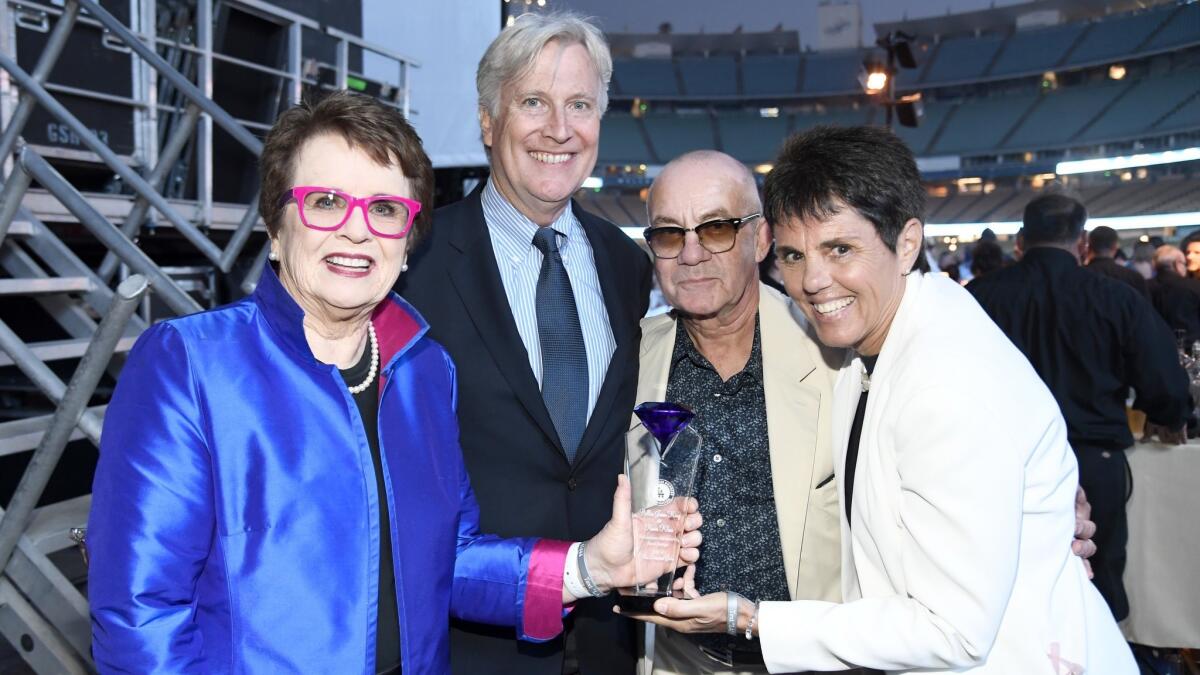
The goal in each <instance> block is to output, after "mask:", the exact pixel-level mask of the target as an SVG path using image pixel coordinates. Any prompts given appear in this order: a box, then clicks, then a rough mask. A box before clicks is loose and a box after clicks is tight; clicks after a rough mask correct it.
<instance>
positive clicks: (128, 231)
mask: <svg viewBox="0 0 1200 675" xmlns="http://www.w3.org/2000/svg"><path fill="white" fill-rule="evenodd" d="M129 2H130V16H131V17H133V19H132V20H131V23H132V24H133V25H134V26H136V27H138V28H139V30H135V29H133V28H131V27H130V26H127V25H125V24H124V23H122V22H121V21H120V20H118V19H117V18H115V17H114V15H113V14H112V13H110V12H109V11H108V10H107V9H106V8H105V7H103V6H101V4H100V2H98V1H97V0H65V2H61V3H59V4H58V5H57V6H56V5H45V4H40V3H37V2H33V1H31V0H0V162H2V165H0V166H2V171H0V181H2V183H3V185H2V187H0V274H2V275H3V278H0V308H3V306H4V305H3V303H4V302H5V301H6V300H5V299H6V298H22V299H24V300H23V301H24V302H32V303H36V306H37V307H39V308H40V310H41V311H42V312H44V314H45V316H46V317H49V320H50V321H51V322H52V325H50V324H49V323H47V325H46V326H41V327H40V328H39V330H30V328H29V325H25V324H31V323H32V324H36V323H37V321H38V320H36V319H31V318H29V317H23V316H17V317H11V318H12V319H15V320H10V317H9V316H7V315H6V314H5V313H4V312H3V311H0V370H3V369H6V368H7V369H11V368H14V367H15V369H16V370H17V371H19V375H16V374H14V375H13V377H14V378H23V380H22V381H23V382H27V384H25V385H24V387H25V388H24V390H23V391H24V393H23V394H21V395H23V396H30V395H33V393H34V392H36V395H37V396H40V397H41V400H48V401H49V403H50V405H51V406H53V413H52V414H48V415H47V414H34V415H22V414H18V413H20V411H15V412H13V414H6V415H5V417H4V420H3V421H0V459H3V458H5V457H10V456H13V455H18V454H21V453H29V452H30V451H32V456H31V459H30V461H29V463H28V465H27V466H26V468H25V470H24V473H23V474H22V476H21V479H20V482H19V484H18V485H17V487H16V489H15V492H14V494H13V496H12V499H11V500H10V501H9V503H8V504H7V506H5V507H4V509H2V510H0V635H2V636H3V638H5V640H6V641H7V642H8V643H9V645H10V647H11V649H10V651H11V652H15V653H16V654H17V655H19V657H20V659H22V660H23V661H24V663H25V664H26V666H27V667H28V668H30V669H32V670H33V671H34V672H37V673H87V672H94V670H95V664H94V663H93V662H92V658H91V649H90V624H89V620H88V608H87V601H86V599H85V597H84V595H83V594H82V593H81V592H80V591H79V590H78V588H77V587H76V585H75V584H76V582H78V581H80V579H79V578H78V577H80V576H81V572H80V566H79V565H78V564H76V565H75V568H74V571H73V572H72V571H71V570H70V569H68V573H66V574H65V573H64V571H63V568H61V567H60V566H59V565H56V564H55V562H52V561H54V560H58V561H59V562H61V561H62V559H63V558H62V556H63V555H64V552H66V553H65V555H68V556H69V557H71V558H73V559H75V560H78V558H77V557H76V556H75V555H74V554H73V553H71V552H70V549H73V548H75V547H76V546H77V544H78V541H77V540H79V539H80V530H79V528H83V527H85V526H86V520H87V510H88V508H89V506H90V501H91V499H90V495H82V496H77V497H74V498H71V499H68V500H65V501H60V502H57V503H50V504H44V503H43V501H44V500H43V494H44V493H45V491H46V488H47V485H48V483H49V481H50V476H51V473H52V472H53V471H54V470H55V468H56V467H57V466H58V464H59V460H60V459H61V458H62V456H63V453H64V450H65V449H66V447H67V444H68V443H70V442H72V441H78V440H86V441H88V442H90V443H92V444H93V445H95V446H97V447H98V446H99V440H100V433H101V428H102V418H103V414H104V408H105V406H104V402H105V401H104V400H103V397H97V396H96V395H95V394H96V390H97V387H98V386H99V385H100V384H101V382H102V379H103V378H104V377H105V376H106V374H107V375H108V376H110V377H115V376H116V375H117V374H118V373H119V370H120V366H121V364H122V363H123V361H124V354H125V353H126V352H127V351H128V350H129V349H130V348H131V346H132V345H133V343H134V341H135V340H136V338H137V336H138V335H139V334H140V333H141V332H142V331H143V330H145V329H146V328H147V326H148V325H149V324H150V323H151V322H152V320H153V319H155V318H161V317H165V316H174V315H184V314H190V313H193V312H197V311H201V310H202V309H203V308H204V307H206V306H212V305H213V304H215V303H216V301H217V295H218V294H217V293H216V287H217V286H218V281H219V282H222V283H223V284H224V286H223V288H231V289H239V290H240V291H241V292H250V291H251V290H253V287H254V285H255V283H256V281H257V278H258V274H259V273H260V272H261V269H262V265H263V264H265V260H266V251H267V248H266V246H259V247H258V248H257V249H256V250H251V251H250V253H249V254H247V251H246V249H247V247H248V246H249V245H250V244H251V242H252V241H253V240H255V239H256V238H257V239H259V240H261V239H262V235H261V230H262V227H261V223H260V222H259V221H258V217H257V215H258V208H257V207H258V204H257V200H258V197H257V196H254V197H253V198H252V199H250V200H249V203H241V204H221V203H214V201H213V198H212V196H213V193H212V183H213V167H214V163H213V152H214V143H213V139H214V132H215V131H216V130H219V131H220V132H221V133H223V134H226V135H228V137H230V138H232V139H234V141H236V143H237V145H238V146H240V148H241V150H242V151H244V152H246V153H249V154H250V155H251V156H255V157H256V156H257V155H258V154H259V153H260V152H261V149H262V142H261V140H260V139H259V137H258V136H257V135H256V133H255V132H261V130H263V129H265V128H266V127H267V126H268V124H269V121H270V120H269V119H268V120H258V121H255V120H245V119H236V118H235V117H234V116H233V115H231V114H229V113H228V112H227V111H226V110H224V109H223V108H222V107H220V106H218V105H217V104H216V103H215V102H214V101H213V98H212V93H213V72H214V61H222V62H227V63H232V64H234V65H239V66H242V67H246V68H250V69H252V70H255V71H258V72H266V73H268V74H270V75H271V76H273V77H275V78H276V80H277V81H278V84H279V86H278V87H277V88H276V89H275V91H274V98H273V99H271V100H269V101H267V103H266V107H267V108H269V109H271V110H274V111H275V112H278V111H279V110H281V109H282V108H285V107H287V106H289V105H292V104H294V103H295V102H297V101H298V100H299V99H300V97H301V95H302V94H303V92H304V91H305V89H306V88H308V89H313V88H326V89H330V88H344V87H345V86H346V85H347V82H348V81H350V77H351V75H354V74H353V73H351V71H350V68H349V63H350V59H349V56H350V53H351V50H352V49H353V50H364V51H367V52H372V53H375V54H378V55H382V56H384V57H385V58H388V59H391V60H393V61H394V62H395V63H396V65H397V67H398V71H397V72H398V74H399V80H398V82H396V83H395V86H394V87H393V88H392V89H390V92H391V99H390V101H389V102H391V103H393V104H394V105H396V106H397V107H399V108H401V109H402V110H403V112H405V113H406V114H407V113H408V91H407V82H408V77H407V74H408V69H409V68H410V67H413V66H416V65H418V64H416V63H415V62H414V61H412V60H411V59H407V58H405V57H404V56H402V55H399V54H395V53H393V52H390V51H388V50H386V49H383V48H381V47H379V46H377V45H371V44H368V43H365V42H363V41H362V40H361V39H359V38H357V37H355V36H353V35H349V34H347V33H344V32H342V31H339V30H337V29H334V28H330V27H327V26H322V25H320V24H318V23H316V22H315V21H311V20H309V19H307V18H305V17H301V16H298V15H295V14H292V13H289V12H286V11H284V10H282V9H279V8H276V7H274V6H272V5H270V4H268V3H266V2H262V1H261V0H173V1H172V0H162V4H163V6H162V7H161V8H160V7H159V6H158V5H157V3H156V0H129ZM160 9H162V10H163V11H162V12H160V11H159V10H160ZM234 10H236V11H244V12H250V13H253V14H254V16H256V17H260V18H264V19H266V20H270V21H272V22H274V23H275V24H278V25H279V26H282V27H284V28H285V29H286V34H287V38H288V39H287V45H286V46H287V48H286V54H285V58H284V59H283V60H284V63H281V64H278V67H270V66H264V65H262V64H254V63H249V62H247V61H245V60H240V59H237V58H234V57H232V56H228V55H223V54H221V53H219V52H217V51H214V49H213V41H214V27H219V26H220V25H222V21H218V20H214V17H215V16H216V17H222V16H226V15H225V14H222V13H223V12H229V11H234ZM15 13H20V18H21V19H22V20H23V21H24V22H25V24H30V23H32V24H34V25H37V24H39V22H40V24H41V25H42V26H44V27H45V28H46V34H47V37H46V42H45V47H44V49H43V50H42V52H41V54H40V56H39V58H38V61H37V63H36V65H35V66H34V67H33V68H32V69H30V70H26V69H25V68H23V67H22V66H21V65H20V64H19V63H18V60H17V58H16V56H15V49H14V48H13V39H14V34H13V26H15V25H16V24H17V22H16V20H15V19H14V14H15ZM30 17H33V19H32V20H31V19H30ZM189 17H190V21H189V20H188V19H189ZM163 18H165V19H166V20H165V21H160V20H159V19H163ZM51 23H52V24H53V27H52V28H51V27H50V24H51ZM85 25H86V26H87V27H88V29H89V30H93V31H94V30H96V29H100V30H102V31H103V35H104V41H105V45H106V46H109V47H110V48H119V49H120V50H128V52H129V53H130V54H131V58H132V63H133V66H134V70H135V75H136V76H135V78H134V79H135V87H134V89H135V94H136V96H135V99H136V100H130V101H128V104H129V105H130V106H131V108H132V109H133V110H134V114H135V115H136V119H137V124H136V126H137V129H138V134H137V137H138V138H139V139H140V141H141V144H140V147H139V148H138V149H137V151H136V152H135V153H134V156H133V157H132V158H131V157H128V156H121V155H119V154H118V153H117V152H115V151H114V150H112V149H111V148H110V147H109V146H108V145H107V143H106V142H105V140H104V139H103V138H101V136H100V135H98V134H97V133H95V132H94V131H93V130H92V129H89V128H88V125H87V124H86V123H85V122H84V121H82V120H80V119H79V118H78V117H77V116H76V115H75V114H73V112H72V110H71V108H70V106H69V105H66V104H64V102H63V101H62V100H60V96H62V95H67V94H69V95H71V96H81V95H83V96H86V95H89V94H88V92H86V91H81V90H79V89H78V88H70V87H65V86H61V85H57V84H55V83H53V82H51V81H49V80H50V75H51V73H52V72H53V71H54V68H55V65H56V63H57V62H58V60H59V57H60V55H61V54H62V53H63V50H64V49H65V48H67V46H68V44H69V42H70V40H71V36H72V34H73V32H74V31H76V30H77V29H79V28H80V27H81V26H85ZM160 26H164V27H166V28H167V29H168V30H166V31H164V32H166V33H167V35H165V36H164V35H160V34H159V28H160ZM313 33H316V34H318V37H319V39H321V40H324V41H326V42H330V41H332V43H333V44H334V45H335V50H334V53H335V55H336V56H335V59H334V63H332V64H329V63H323V62H318V61H313V60H312V59H309V60H307V61H306V60H305V59H304V58H303V54H304V48H303V42H304V40H305V39H306V35H310V34H313ZM323 71H324V72H325V73H326V74H328V73H330V72H332V73H333V78H332V82H329V81H328V78H324V80H325V81H322V79H323V78H322V77H321V73H322V72H323ZM358 81H360V82H361V80H358ZM385 89H386V87H385ZM91 95H92V96H94V97H97V98H99V99H100V100H108V99H114V98H116V97H113V96H111V95H106V94H102V93H96V92H93V93H92V94H91ZM264 95H266V96H271V95H272V92H266V93H265V94H264ZM35 110H40V111H43V112H45V113H48V114H49V115H50V116H51V117H52V118H53V120H54V123H55V124H57V125H58V127H57V128H59V129H63V130H65V131H64V133H66V132H69V133H70V134H71V138H72V139H78V142H79V144H80V145H82V146H83V147H84V148H86V150H85V151H75V150H72V151H70V152H62V153H58V155H59V156H58V157H56V156H52V155H54V154H55V153H53V152H50V151H49V150H47V149H46V148H44V147H39V146H36V145H33V144H29V143H26V142H25V141H24V140H23V132H24V131H25V127H26V125H27V124H28V122H29V120H30V118H31V116H32V114H33V113H34V111H35ZM214 125H215V126H214ZM252 130H253V131H252ZM63 156H69V157H73V158H77V157H86V158H88V159H90V160H91V161H93V162H94V163H95V164H96V165H97V166H100V167H102V168H103V169H104V170H105V171H110V172H111V174H112V175H114V176H115V177H116V178H115V179H114V180H115V183H116V184H118V185H119V186H121V190H122V191H123V192H124V194H103V195H100V194H85V193H83V192H81V191H80V190H78V189H77V188H76V187H75V186H74V185H73V184H72V182H71V180H69V179H68V178H67V177H64V175H63V173H61V172H60V171H59V169H58V168H56V166H55V160H56V159H61V157H63ZM131 159H132V160H133V161H131ZM193 182H194V185H195V190H194V193H193V196H192V198H190V199H189V198H187V197H186V194H187V193H188V192H190V190H188V189H181V186H185V187H190V185H191V184H192V183H193ZM49 218H53V220H54V222H47V220H46V219H49ZM162 229H167V230H169V231H170V232H172V233H174V234H175V235H178V237H180V238H181V241H180V242H179V244H180V245H179V246H176V247H175V250H174V251H173V256H172V259H171V260H170V261H165V260H164V261H161V262H160V261H156V260H155V259H154V258H153V257H152V255H151V253H148V251H150V250H151V249H150V248H146V247H145V246H144V244H145V243H146V241H148V239H143V238H144V237H149V236H150V234H151V233H153V232H156V231H159V230H162ZM64 232H69V233H70V236H65V235H64ZM83 235H86V236H87V237H90V241H91V242H92V243H91V246H92V248H96V247H97V245H99V247H100V249H101V250H102V251H103V255H102V256H101V257H99V259H98V260H97V259H96V258H97V256H95V255H88V254H87V253H86V252H81V251H80V250H78V247H77V246H73V245H72V243H71V242H72V241H74V240H75V239H77V238H78V237H80V236H83ZM73 238H74V239H73ZM218 242H220V243H218ZM140 244H142V245H140ZM181 249H186V250H181ZM181 256H182V257H185V258H187V259H188V261H189V262H188V263H187V264H185V265H183V266H180V265H179V262H178V260H179V258H180V257H181ZM151 297H152V298H153V300H154V307H155V308H156V309H157V311H155V310H152V309H151V308H150V298H151ZM202 303H203V304H202ZM10 324H11V325H10ZM21 332H25V333H27V334H29V333H39V334H48V333H52V334H55V335H58V336H60V337H56V338H55V339H44V335H43V337H42V338H28V337H26V338H23V337H22V336H21V335H20V334H19V333H21ZM66 372H69V373H71V374H70V377H69V382H64V381H63V379H64V378H63V377H62V374H63V373H66ZM10 379H11V378H10ZM0 405H2V402H0ZM87 478H88V481H89V482H90V476H89V477H87ZM73 533H74V534H73ZM70 567H71V566H70V565H67V566H66V568H70ZM69 574H70V576H68V575H69ZM72 577H74V578H72ZM2 642H4V641H0V643H2ZM2 647H3V644H0V648H2ZM0 652H3V649H0ZM3 666H4V661H3V660H2V659H0V668H3Z"/></svg>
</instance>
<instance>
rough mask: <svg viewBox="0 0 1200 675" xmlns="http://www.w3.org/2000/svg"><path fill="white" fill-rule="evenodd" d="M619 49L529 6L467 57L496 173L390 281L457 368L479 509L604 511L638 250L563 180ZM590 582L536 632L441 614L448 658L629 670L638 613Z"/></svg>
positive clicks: (593, 515) (500, 522)
mask: <svg viewBox="0 0 1200 675" xmlns="http://www.w3.org/2000/svg"><path fill="white" fill-rule="evenodd" d="M611 76H612V56H611V55H610V54H609V50H608V45H607V44H606V43H605V42H604V36H603V35H602V34H601V32H600V31H599V29H597V28H596V26H594V25H593V24H591V23H589V22H587V21H585V20H583V19H581V18H579V17H578V16H575V15H573V14H568V13H547V14H541V13H530V14H524V15H522V16H520V17H518V18H517V20H516V21H515V23H514V24H513V25H512V26H509V27H508V28H505V29H504V30H502V31H501V32H500V35H499V36H497V38H496V39H495V40H493V41H492V44H491V45H490V46H489V47H488V48H487V51H486V52H485V53H484V55H483V58H482V59H480V62H479V69H478V71H477V73H476V85H477V90H478V94H479V125H480V134H481V136H482V140H483V144H484V147H485V148H486V150H487V154H488V158H489V163H490V168H491V175H490V177H489V178H488V179H487V181H485V182H484V183H483V184H482V185H480V186H479V188H478V189H476V190H475V191H474V192H472V193H471V194H470V195H469V196H467V197H466V198H465V199H463V200H462V201H460V202H458V203H456V204H451V205H449V206H446V207H444V208H442V209H440V210H438V212H437V214H436V215H435V216H434V220H435V221H436V223H437V226H436V227H434V228H433V231H432V232H431V234H430V236H429V237H428V238H427V240H426V241H425V242H424V244H423V245H422V246H421V247H420V248H419V249H418V250H416V251H414V253H413V261H412V263H411V264H412V269H411V270H409V272H408V274H406V275H405V279H404V281H403V283H402V285H401V286H400V292H401V294H402V295H403V296H404V297H405V298H407V299H408V300H409V301H410V302H412V303H413V305H414V306H416V308H417V309H418V310H420V311H421V313H422V314H424V316H425V318H426V319H427V320H428V321H429V326H430V329H429V330H430V336H431V337H432V338H433V339H434V340H436V341H437V342H438V343H439V344H441V345H442V346H444V347H445V348H446V351H447V352H449V354H450V357H451V358H452V359H453V360H454V364H455V366H456V369H457V374H458V378H457V382H458V388H457V395H458V427H459V429H460V433H461V441H462V450H463V457H464V459H465V461H466V466H467V470H468V471H469V472H470V474H471V478H472V485H473V486H474V488H475V496H476V498H477V499H478V500H479V505H480V510H481V512H482V516H481V521H480V522H481V526H482V527H483V529H484V530H486V531H488V532H496V533H498V534H500V535H502V536H508V537H533V536H543V537H554V538H561V539H568V540H571V539H587V538H588V537H590V536H592V535H593V534H595V533H596V532H597V531H599V529H600V528H601V527H602V526H603V525H604V522H605V520H607V518H608V515H607V512H608V510H609V508H610V506H609V505H610V503H611V495H612V491H613V489H614V488H615V487H616V480H617V475H618V474H619V473H621V470H622V467H623V466H624V457H625V451H624V448H625V443H624V437H625V431H626V428H627V422H628V421H629V414H630V412H631V411H632V410H633V408H634V405H635V404H636V402H635V401H634V392H635V391H636V388H637V359H638V339H639V330H638V322H639V321H640V320H641V318H642V316H643V315H645V313H646V308H647V304H648V302H649V295H650V278H651V268H650V259H649V257H648V256H647V255H646V254H645V253H644V252H643V251H642V250H641V249H640V248H638V246H637V244H635V243H634V242H633V240H632V239H630V238H629V237H628V236H626V235H625V234H624V233H623V232H621V230H620V228H618V227H616V226H615V225H613V224H612V223H609V222H608V221H605V220H602V219H600V218H597V217H596V216H593V215H591V214H590V213H587V212H586V211H584V210H582V209H581V208H580V207H579V205H578V204H577V203H575V202H574V201H573V200H572V196H573V195H574V194H575V192H576V191H577V190H578V189H579V188H580V186H581V185H582V184H583V181H584V179H586V178H587V177H588V176H589V175H590V174H591V172H592V169H593V167H594V166H595V164H596V152H597V148H598V142H599V136H600V118H601V116H602V115H603V114H604V111H605V109H606V107H607V105H608V83H609V79H610V78H611ZM612 605H613V600H612V599H611V598H607V597H599V598H594V599H593V598H589V599H587V600H584V601H582V602H580V603H578V604H577V606H576V607H575V610H574V611H573V612H572V613H571V614H570V616H568V617H567V619H566V624H565V633H564V636H563V637H560V638H555V639H553V640H551V641H549V642H546V643H544V644H539V645H532V644H527V643H521V642H518V641H516V640H514V639H512V632H511V631H505V630H497V629H496V628H495V627H492V626H487V625H483V624H481V623H478V622H474V621H456V622H455V624H454V627H453V629H452V631H451V650H452V659H451V665H452V667H453V672H454V673H459V674H470V675H478V674H480V673H521V675H562V674H563V673H577V672H583V673H587V674H589V675H590V674H591V673H601V674H607V673H611V674H613V675H627V674H628V673H630V672H631V671H632V670H633V668H634V664H635V659H636V656H635V639H636V630H635V626H634V624H633V623H632V622H630V621H628V620H626V619H624V618H623V617H619V616H616V615H614V614H613V613H612V611H611V607H612Z"/></svg>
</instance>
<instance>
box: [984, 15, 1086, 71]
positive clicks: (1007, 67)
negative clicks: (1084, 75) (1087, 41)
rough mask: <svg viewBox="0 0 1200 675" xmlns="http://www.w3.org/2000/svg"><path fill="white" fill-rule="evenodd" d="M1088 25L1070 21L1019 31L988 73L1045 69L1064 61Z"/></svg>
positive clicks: (1006, 44)
mask: <svg viewBox="0 0 1200 675" xmlns="http://www.w3.org/2000/svg"><path fill="white" fill-rule="evenodd" d="M1085 28H1087V26H1086V24H1082V23H1068V24H1063V25H1061V26H1051V27H1049V28H1038V29H1032V30H1024V31H1019V32H1017V33H1015V34H1014V35H1013V36H1012V37H1010V38H1009V39H1008V41H1007V42H1005V43H1004V48H1003V49H1002V50H1001V52H1000V56H999V57H997V58H996V63H995V65H993V66H992V68H991V70H989V71H988V73H987V74H988V75H989V76H998V75H1014V74H1025V73H1037V72H1042V71H1045V70H1047V69H1049V68H1051V67H1053V66H1054V65H1055V64H1057V63H1058V62H1059V61H1061V60H1062V58H1063V57H1064V56H1065V55H1066V53H1067V50H1069V49H1070V48H1071V45H1073V44H1075V41H1076V40H1078V39H1079V36H1080V35H1081V34H1083V31H1084V29H1085Z"/></svg>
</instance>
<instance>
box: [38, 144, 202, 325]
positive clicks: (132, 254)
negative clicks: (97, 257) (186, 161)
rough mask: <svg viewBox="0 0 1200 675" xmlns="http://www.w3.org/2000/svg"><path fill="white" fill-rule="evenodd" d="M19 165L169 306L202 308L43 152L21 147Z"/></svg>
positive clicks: (180, 310)
mask: <svg viewBox="0 0 1200 675" xmlns="http://www.w3.org/2000/svg"><path fill="white" fill-rule="evenodd" d="M17 166H19V167H20V170H23V171H25V172H28V173H29V175H30V176H32V177H33V178H34V179H35V180H37V182H39V183H41V184H42V186H43V187H45V188H46V189H47V190H49V191H50V193H51V194H53V195H54V196H55V198H56V199H58V201H60V202H62V204H63V206H65V207H67V210H68V211H70V212H71V213H72V214H73V215H74V216H75V217H76V218H78V219H79V222H80V224H82V225H83V226H84V227H86V228H87V229H88V230H89V231H91V233H92V234H93V235H95V237H96V238H97V239H99V240H100V242H101V243H102V244H104V245H105V246H107V247H108V248H109V250H111V251H112V252H114V253H116V254H117V257H119V258H120V259H121V262H124V263H125V264H126V265H128V266H129V268H130V269H131V270H133V271H134V272H137V273H138V274H141V275H144V276H146V277H147V278H149V279H150V285H151V286H153V287H154V290H155V292H157V293H158V296H159V298H160V299H162V301H163V302H164V303H166V305H167V306H168V307H170V308H171V310H172V311H174V312H175V313H176V314H178V315H180V316H183V315H185V314H195V313H196V312H199V311H202V308H201V307H200V305H199V304H198V303H197V302H196V301H195V300H193V299H192V297H191V296H189V295H188V294H187V293H185V292H184V291H183V289H181V288H180V287H179V284H176V283H175V281H174V280H173V279H171V277H169V276H167V275H166V274H165V273H164V272H163V271H162V270H161V269H160V268H159V267H158V265H156V264H154V261H153V260H151V259H150V258H149V257H148V256H147V255H146V253H145V252H144V251H142V249H140V248H138V247H137V245H136V244H134V243H133V242H132V241H130V240H129V238H128V237H126V236H125V235H124V234H122V233H121V231H120V230H119V229H117V226H116V225H113V224H112V223H110V222H108V220H107V219H106V218H105V217H104V216H102V215H100V212H99V211H97V210H96V209H95V208H93V207H92V205H91V204H89V203H88V201H87V199H85V198H84V197H83V195H81V194H79V192H78V191H77V190H76V189H75V188H74V187H72V186H71V184H70V183H68V182H67V179H65V178H63V177H62V175H61V174H60V173H58V172H57V171H55V170H54V167H52V166H50V164H49V163H48V162H46V160H45V159H42V156H41V155H39V154H37V153H36V152H34V151H33V150H31V149H30V148H22V149H21V154H20V156H19V157H18V163H17Z"/></svg>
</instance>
